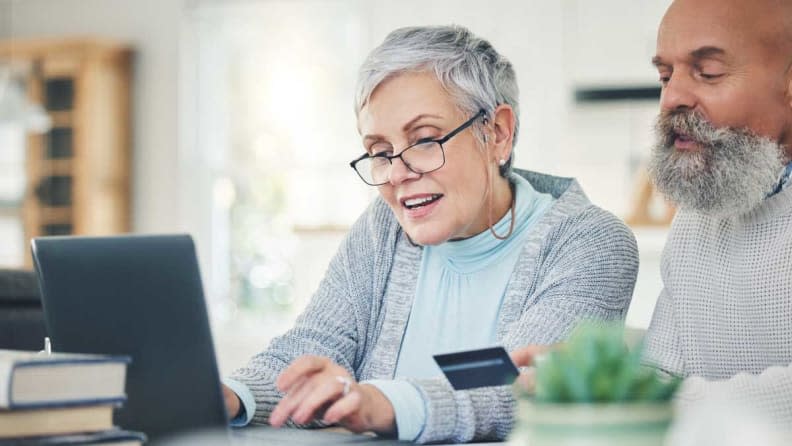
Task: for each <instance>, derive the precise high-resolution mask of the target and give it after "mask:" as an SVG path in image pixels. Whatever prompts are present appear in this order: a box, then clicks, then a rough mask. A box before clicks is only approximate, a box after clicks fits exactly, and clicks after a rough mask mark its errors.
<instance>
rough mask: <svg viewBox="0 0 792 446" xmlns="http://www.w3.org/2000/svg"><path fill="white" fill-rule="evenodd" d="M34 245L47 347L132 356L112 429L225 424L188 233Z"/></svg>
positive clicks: (159, 432)
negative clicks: (124, 398)
mask: <svg viewBox="0 0 792 446" xmlns="http://www.w3.org/2000/svg"><path fill="white" fill-rule="evenodd" d="M32 249H33V259H34V262H35V265H36V269H37V271H38V277H39V283H40V287H41V294H42V301H43V304H44V312H45V319H46V325H47V332H48V333H49V335H50V337H51V338H52V347H53V350H55V351H63V352H75V353H99V354H125V355H129V356H131V357H132V363H131V364H130V366H129V369H128V372H127V383H126V393H127V398H128V399H127V401H126V403H125V404H124V406H123V407H122V408H121V409H120V410H118V411H116V414H115V420H114V421H115V423H116V424H117V425H118V426H121V427H123V428H125V429H131V430H139V431H142V432H145V433H146V434H147V435H149V437H150V438H157V437H162V436H165V435H170V434H174V433H178V432H184V431H188V430H194V429H202V428H211V427H221V426H222V427H223V428H225V426H227V419H226V414H225V405H224V403H223V397H222V392H221V389H220V378H219V374H218V370H217V364H216V361H215V352H214V346H213V344H212V335H211V331H210V328H209V320H208V316H207V312H206V303H205V301H204V295H203V288H202V284H201V277H200V272H199V268H198V262H197V258H196V253H195V246H194V245H193V241H192V239H191V238H190V237H189V236H187V235H164V236H118V237H42V238H36V239H34V240H33V242H32Z"/></svg>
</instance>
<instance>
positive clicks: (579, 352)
mask: <svg viewBox="0 0 792 446" xmlns="http://www.w3.org/2000/svg"><path fill="white" fill-rule="evenodd" d="M622 333H623V330H622V327H621V326H613V325H585V326H581V327H579V328H578V329H577V330H576V331H575V332H574V333H573V335H572V336H571V337H570V339H569V341H568V342H567V343H565V344H563V345H562V346H560V347H559V348H557V349H554V350H552V351H550V352H549V353H546V354H545V355H543V356H542V357H540V358H537V360H536V370H535V391H534V392H533V393H532V394H529V393H527V392H525V391H522V392H521V395H520V398H519V400H520V404H519V414H518V417H517V423H518V426H517V429H516V433H517V435H518V436H521V437H527V440H528V444H529V445H530V446H544V445H554V446H572V445H575V446H583V445H586V446H595V445H597V446H598V445H609V446H613V445H661V444H663V439H664V437H665V432H666V430H667V429H668V426H669V424H670V422H671V419H672V407H671V402H670V400H671V397H672V396H673V394H674V392H675V391H676V389H677V387H678V386H679V382H680V380H679V379H677V378H672V379H664V378H663V377H661V376H659V375H658V374H657V372H656V371H655V370H654V369H651V368H647V367H644V366H642V365H641V363H640V361H641V350H642V343H641V344H639V345H638V346H637V347H636V348H634V349H632V350H630V349H628V348H627V346H626V345H625V343H624V340H623V334H622Z"/></svg>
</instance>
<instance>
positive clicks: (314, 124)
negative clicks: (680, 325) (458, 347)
mask: <svg viewBox="0 0 792 446" xmlns="http://www.w3.org/2000/svg"><path fill="white" fill-rule="evenodd" d="M668 3H669V0H603V1H599V2H592V1H589V0H559V1H554V0H493V1H488V2H481V1H472V0H462V1H452V0H443V1H432V2H426V1H417V0H404V1H384V0H371V1H363V0H292V1H285V0H280V1H276V0H272V1H269V0H258V1H257V0H247V1H241V0H240V1H222V2H221V1H213V0H192V1H190V0H157V1H155V0H139V1H125V0H0V38H2V39H4V40H6V41H8V39H16V40H24V39H31V38H42V37H52V38H56V39H58V38H66V37H74V36H87V37H100V38H109V39H114V40H115V41H118V42H123V43H124V44H127V45H129V47H131V48H132V51H133V59H132V64H131V67H132V73H131V101H130V103H131V119H130V126H131V127H130V128H131V163H130V165H129V170H130V174H131V185H132V187H131V193H130V197H129V199H130V200H131V211H130V212H131V221H130V224H131V226H130V228H131V230H132V231H133V232H140V233H152V232H156V233H163V232H176V231H180V232H184V231H186V232H190V233H191V234H193V235H194V237H195V238H196V242H197V245H198V250H199V254H200V257H201V266H202V272H203V275H204V282H205V284H206V289H207V297H208V299H207V300H208V302H209V306H210V309H211V314H212V316H213V320H214V323H215V336H216V338H217V342H218V344H219V346H218V352H219V355H220V361H221V364H220V365H221V369H223V371H225V372H227V371H229V370H230V369H232V368H233V367H235V366H238V365H240V364H242V363H243V362H244V360H245V358H246V357H247V356H249V355H250V354H252V353H254V352H255V351H257V350H258V349H260V348H263V346H265V345H266V342H267V341H268V339H270V338H271V337H272V336H273V335H275V334H277V333H278V332H281V331H282V330H283V329H285V328H286V327H288V326H289V325H290V323H291V321H292V320H293V319H294V317H295V315H296V314H297V313H298V312H299V310H300V309H301V308H302V307H303V306H304V304H305V302H306V300H307V299H309V298H310V295H311V293H312V291H313V290H314V289H315V287H316V285H317V284H318V281H319V280H320V279H321V276H322V274H323V270H324V268H325V267H326V265H327V262H328V261H329V258H330V256H332V254H333V252H334V250H335V248H336V246H337V244H338V243H339V241H340V240H341V238H342V237H343V234H344V233H345V231H346V230H347V228H348V227H349V225H350V224H351V223H352V222H353V221H354V219H355V218H356V216H357V215H358V214H359V213H360V212H361V211H362V210H363V209H364V208H365V206H366V204H367V203H368V202H369V201H370V200H371V198H373V196H374V191H372V190H370V189H368V188H367V187H365V186H364V185H363V184H362V183H361V182H360V181H359V180H358V179H357V177H356V176H355V175H354V173H353V172H352V171H351V169H349V167H348V165H347V164H348V161H349V160H351V159H353V158H354V157H356V156H357V155H358V154H359V153H360V151H361V150H362V147H361V145H360V142H359V139H358V135H357V132H356V130H355V118H354V115H353V112H352V105H351V104H352V89H353V86H354V80H355V74H356V69H357V67H358V66H359V64H360V63H361V62H362V60H363V58H364V57H365V55H366V53H367V52H368V51H369V50H371V49H372V48H373V47H374V46H376V45H377V44H378V43H379V42H380V41H381V40H382V39H383V37H384V36H385V35H386V34H387V33H388V32H389V31H391V30H392V29H394V28H396V27H400V26H407V25H422V24H449V23H456V24H461V25H465V26H467V27H469V28H470V29H471V30H473V31H474V32H476V33H478V34H479V35H481V36H483V37H485V38H487V39H489V40H490V41H491V42H492V43H493V44H494V46H495V47H496V48H497V49H498V50H499V51H500V52H501V53H503V54H505V55H506V56H507V57H508V58H509V59H510V60H511V61H512V62H513V64H514V66H515V68H516V70H517V74H518V79H519V84H520V87H521V97H520V99H521V106H522V116H521V120H522V121H521V122H522V127H521V135H520V141H519V143H518V146H517V147H516V149H515V150H516V166H517V167H521V168H528V169H533V170H539V171H544V172H548V173H553V174H558V175H563V176H574V177H576V178H578V179H579V180H580V182H581V183H582V185H583V187H584V189H585V190H586V191H587V193H588V194H589V196H590V198H591V199H592V200H593V201H594V202H595V203H597V204H599V205H600V206H602V207H604V208H606V209H608V210H610V211H612V212H613V213H615V214H616V215H618V216H619V217H621V218H624V219H628V220H629V219H631V218H632V217H634V216H635V213H636V208H637V206H638V204H637V203H639V202H641V200H638V196H639V192H640V191H641V187H642V185H644V184H645V182H644V181H643V178H642V171H643V167H642V166H643V162H644V160H645V157H646V155H647V153H648V149H649V145H650V144H651V140H652V139H651V125H652V121H653V119H654V116H655V114H656V109H657V100H656V99H655V98H654V97H652V93H651V90H652V89H654V88H656V87H657V75H656V73H655V71H654V69H653V68H652V66H651V64H650V58H651V56H652V55H653V52H654V43H655V32H656V26H657V24H658V23H659V21H660V19H661V16H662V13H663V11H664V10H665V8H666V7H667V5H668ZM636 89H637V90H636ZM625 91H627V92H629V91H632V92H633V93H632V94H633V96H630V97H632V98H633V99H619V100H615V99H608V98H613V97H614V96H619V94H623V93H624V92H625ZM635 91H644V93H643V96H641V95H640V94H638V95H637V96H635ZM646 91H649V93H646ZM628 96H629V95H628ZM592 98H594V99H592ZM596 98H600V100H596ZM602 98H605V99H604V100H603V99H602ZM89 125H90V124H89ZM0 150H1V149H0ZM3 156H6V155H3V152H1V151H0V162H2V157H3ZM8 156H11V155H8ZM647 203H648V208H649V209H648V214H649V215H650V216H655V217H656V218H657V220H658V221H661V222H662V220H663V219H664V215H665V214H664V212H665V208H664V207H663V205H662V202H658V201H657V200H656V199H651V200H648V201H647V200H643V204H647ZM639 220H640V219H639ZM644 220H645V219H644ZM636 221H637V220H636ZM638 223H640V221H638V222H636V223H635V224H634V225H633V230H634V231H635V233H636V236H637V238H638V240H639V247H640V249H641V270H640V273H639V280H638V284H637V286H636V294H635V297H634V300H633V305H632V307H631V310H630V314H629V315H628V324H630V325H633V326H637V327H646V326H647V325H648V323H649V320H650V317H651V311H652V309H653V307H654V301H655V299H656V297H657V293H658V292H659V287H660V279H659V272H658V270H659V255H660V250H661V248H662V244H663V241H664V238H665V233H666V226H664V225H662V224H660V225H646V224H638ZM643 223H646V222H645V221H643ZM0 228H1V226H0ZM18 238H19V236H18V234H15V233H13V234H12V233H6V234H4V233H3V232H2V231H1V230H0V243H9V244H12V245H13V244H14V243H17V241H16V240H17V239H18ZM17 244H18V245H20V246H26V244H23V243H21V242H20V243H17ZM22 249H24V247H23V248H22ZM8 258H10V259H11V260H8V262H10V263H13V262H14V260H13V258H11V257H8ZM6 266H13V265H6Z"/></svg>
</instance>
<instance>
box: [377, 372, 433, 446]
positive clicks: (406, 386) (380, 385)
mask: <svg viewBox="0 0 792 446" xmlns="http://www.w3.org/2000/svg"><path fill="white" fill-rule="evenodd" d="M361 384H369V385H372V386H374V387H376V388H377V389H379V391H380V392H382V393H383V395H385V397H386V398H388V400H389V401H390V403H391V405H392V406H393V413H394V415H395V417H396V429H397V431H398V433H399V440H401V441H415V439H416V438H418V436H419V435H421V432H422V431H423V429H424V425H425V424H426V405H425V403H424V400H423V398H422V397H421V392H419V391H418V389H417V388H415V386H414V385H412V384H410V383H409V382H407V381H400V380H384V379H373V380H369V381H363V382H362V383H361Z"/></svg>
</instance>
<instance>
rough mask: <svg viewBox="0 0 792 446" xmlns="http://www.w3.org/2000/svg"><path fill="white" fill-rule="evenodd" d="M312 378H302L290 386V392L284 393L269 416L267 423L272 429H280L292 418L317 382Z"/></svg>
mask: <svg viewBox="0 0 792 446" xmlns="http://www.w3.org/2000/svg"><path fill="white" fill-rule="evenodd" d="M314 378H315V375H314V376H312V377H304V378H302V379H301V380H300V381H298V382H297V383H295V384H294V385H293V386H292V391H290V392H288V393H286V395H284V397H283V398H282V399H281V400H280V402H279V403H278V405H277V406H275V409H273V411H272V413H271V414H270V418H269V422H270V424H271V425H272V426H274V427H280V426H282V425H283V424H284V423H286V421H287V420H288V419H289V417H291V416H292V414H293V413H294V411H295V410H296V409H297V407H298V406H299V405H300V403H301V402H302V401H303V400H304V399H305V398H306V397H307V396H308V395H310V394H311V392H312V391H313V389H314V387H315V386H316V384H317V382H316V380H315V379H314Z"/></svg>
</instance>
